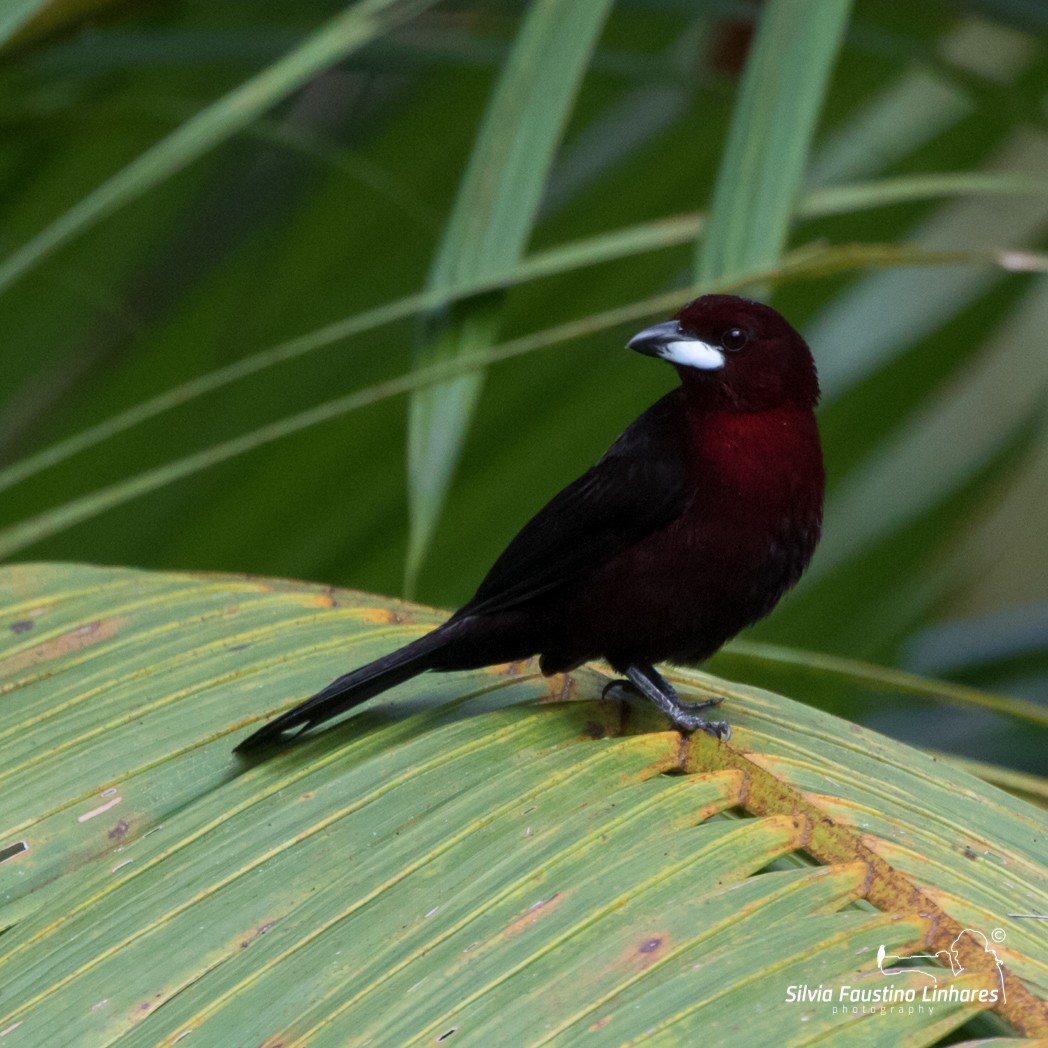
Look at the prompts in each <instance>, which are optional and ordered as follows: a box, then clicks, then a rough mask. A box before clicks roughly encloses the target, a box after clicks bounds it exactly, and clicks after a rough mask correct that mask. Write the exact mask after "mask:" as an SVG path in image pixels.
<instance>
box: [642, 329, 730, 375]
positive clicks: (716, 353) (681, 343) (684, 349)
mask: <svg viewBox="0 0 1048 1048" xmlns="http://www.w3.org/2000/svg"><path fill="white" fill-rule="evenodd" d="M626 348H627V349H632V350H635V351H636V352H637V353H643V354H644V355H645V356H647V357H661V358H662V359H663V360H668V361H669V362H670V363H671V364H680V365H681V366H683V367H691V368H700V369H701V370H703V371H715V370H716V369H717V368H722V367H724V353H723V351H722V350H721V348H720V347H719V346H711V345H710V344H709V343H708V342H703V341H702V339H699V338H693V337H692V336H691V335H686V334H684V332H683V331H681V329H680V324H678V323H677V321H676V320H667V321H665V322H664V323H662V324H654V325H652V326H651V327H650V328H645V329H644V330H643V331H640V332H638V333H637V334H636V335H634V336H633V338H631V339H630V340H629V342H627V343H626Z"/></svg>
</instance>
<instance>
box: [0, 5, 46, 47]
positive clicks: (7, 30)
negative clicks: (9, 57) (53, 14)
mask: <svg viewBox="0 0 1048 1048" xmlns="http://www.w3.org/2000/svg"><path fill="white" fill-rule="evenodd" d="M46 6H47V0H7V2H6V3H5V4H4V6H3V7H2V8H0V47H2V46H3V45H4V44H6V43H7V41H8V40H10V39H11V37H13V36H14V35H15V33H17V32H18V31H19V29H21V28H22V26H24V25H25V24H26V22H28V21H29V19H30V18H32V17H33V15H35V14H36V13H37V11H40V10H42V9H43V8H44V7H46Z"/></svg>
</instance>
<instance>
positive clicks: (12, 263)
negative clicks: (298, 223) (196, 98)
mask: <svg viewBox="0 0 1048 1048" xmlns="http://www.w3.org/2000/svg"><path fill="white" fill-rule="evenodd" d="M436 2H437V0H359V2H358V3H356V4H353V5H352V6H351V7H350V8H349V9H347V10H346V11H344V12H343V13H342V14H340V15H336V16H335V17H334V18H332V19H331V20H330V21H329V22H328V23H327V25H325V26H324V27H323V28H321V29H320V30H318V31H317V32H316V33H314V34H313V35H312V36H311V37H309V39H308V40H306V42H305V43H304V44H302V45H300V46H299V47H297V48H295V50H294V51H292V52H290V53H289V54H288V55H286V56H285V57H284V58H282V59H281V60H280V61H279V62H275V63H274V64H273V65H271V66H269V67H267V68H266V69H264V70H263V71H262V72H261V73H259V74H257V75H256V76H254V77H252V78H251V79H250V80H248V81H246V82H245V83H243V84H241V85H240V87H238V88H236V89H235V90H234V91H231V92H230V93H229V94H228V95H226V96H225V97H224V98H221V99H219V100H218V101H217V102H215V103H213V104H212V105H210V106H208V107H207V108H206V109H204V110H203V111H202V112H201V113H199V114H198V115H197V116H195V117H193V118H192V119H191V120H187V121H186V122H185V123H184V124H182V125H180V126H179V127H178V128H177V129H176V130H175V131H173V132H172V133H171V134H170V135H168V136H167V137H166V138H164V139H162V140H161V141H160V142H158V143H157V144H156V145H155V146H153V147H152V148H151V149H148V150H147V151H146V152H144V153H142V154H141V155H140V156H139V157H137V158H136V159H135V160H133V161H132V162H131V163H130V164H128V165H127V166H126V167H124V168H123V169H122V170H121V171H118V172H117V173H116V174H115V175H113V176H112V177H111V178H109V179H108V180H107V181H105V182H103V183H102V185H100V186H98V187H97V188H96V189H95V190H93V191H92V192H90V193H89V194H88V195H87V196H85V197H83V198H82V199H81V200H79V201H78V202H77V203H76V204H75V205H74V206H73V207H71V208H70V209H69V210H68V211H66V212H65V214H63V215H61V216H59V217H58V218H57V219H55V220H54V221H53V222H52V223H51V224H50V225H49V226H47V227H46V228H45V229H43V230H42V231H41V232H40V233H38V234H37V235H36V236H35V237H33V239H32V240H30V241H29V242H28V243H27V244H24V245H23V246H22V247H20V248H18V249H17V250H16V251H15V252H13V253H12V254H11V255H9V256H8V257H7V258H6V259H5V260H4V261H3V262H0V294H2V293H3V292H4V291H5V290H6V289H7V288H8V287H10V286H11V285H12V284H13V283H14V282H15V281H17V280H19V279H20V278H21V277H22V276H23V275H24V274H26V273H27V272H28V271H29V270H31V269H32V268H33V267H34V266H36V265H37V264H38V263H39V262H41V261H42V260H43V259H45V258H46V257H47V256H48V255H50V254H51V253H52V252H54V251H56V250H57V249H58V248H60V247H61V246H62V245H63V244H65V243H67V242H68V241H70V240H72V239H73V238H74V237H76V236H79V235H80V234H81V233H82V232H84V230H86V229H88V228H89V227H91V226H92V225H94V224H95V223H96V222H99V221H100V220H101V219H103V218H105V217H106V216H107V215H109V214H111V213H112V212H113V211H116V210H117V209H118V208H120V207H123V206H124V205H125V204H127V203H129V202H130V201H132V200H134V199H136V198H137V197H139V196H141V195H142V194H143V193H145V192H146V191H147V190H149V189H151V188H153V187H154V186H156V185H157V184H159V183H160V182H162V181H164V180H165V179H168V178H170V177H171V176H172V175H174V174H176V173H177V172H178V171H181V170H182V169H183V168H184V167H186V166H187V165H189V164H190V163H192V162H193V161H194V160H196V159H198V158H199V157H201V156H203V155H204V154H205V153H207V152H208V151H209V150H211V149H213V148H214V147H215V146H217V145H218V144H220V143H221V142H224V141H226V140H227V139H229V138H230V137H231V136H232V135H234V134H236V133H237V132H238V131H240V130H241V129H242V128H244V127H246V126H247V125H248V124H249V123H251V121H252V120H254V119H255V118H256V117H258V116H260V115H261V114H263V113H265V112H266V110H267V109H269V108H271V107H272V106H274V105H275V104H276V103H277V102H279V101H280V100H281V99H283V98H286V97H287V96H288V95H289V94H290V93H291V92H292V91H294V90H295V89H296V88H298V87H301V86H302V84H304V83H305V82H306V81H307V80H308V79H309V78H310V77H312V76H315V75H316V74H317V73H319V72H320V71H322V70H324V69H327V68H329V67H330V66H332V65H334V64H335V63H336V62H338V61H339V60H341V59H342V58H345V56H346V55H348V54H350V53H351V52H353V51H355V50H357V49H358V48H361V47H363V46H365V45H366V44H368V43H370V42H371V41H372V40H374V39H375V38H376V37H378V36H381V35H382V34H383V33H386V32H388V31H389V30H390V29H392V28H393V27H394V26H397V25H400V24H401V23H403V22H405V21H407V20H408V19H409V18H412V17H413V16H414V15H416V14H418V13H419V12H420V11H424V10H425V9H426V8H427V7H432V6H433V4H435V3H436Z"/></svg>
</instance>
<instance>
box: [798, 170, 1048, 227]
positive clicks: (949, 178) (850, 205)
mask: <svg viewBox="0 0 1048 1048" xmlns="http://www.w3.org/2000/svg"><path fill="white" fill-rule="evenodd" d="M1045 194H1048V179H1045V178H1041V177H1038V176H1037V175H1022V174H1015V173H1014V172H1011V171H947V172H944V173H942V174H928V175H907V176H905V177H903V178H882V179H878V180H877V181H874V182H856V183H854V184H849V185H841V186H826V187H824V188H822V189H813V190H812V191H811V192H809V193H808V194H806V196H805V197H804V199H803V201H802V202H801V205H800V207H799V209H798V214H800V215H804V216H805V217H808V218H814V217H816V216H821V215H842V214H847V213H849V212H852V211H862V210H865V209H867V208H871V207H887V206H889V205H891V204H905V203H908V202H911V201H917V200H933V199H936V198H949V197H960V196H983V195H985V196H998V195H1000V196H1025V195H1030V196H1044V195H1045Z"/></svg>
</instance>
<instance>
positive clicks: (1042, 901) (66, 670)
mask: <svg viewBox="0 0 1048 1048" xmlns="http://www.w3.org/2000/svg"><path fill="white" fill-rule="evenodd" d="M0 594H2V596H0V741H2V745H3V747H4V754H5V762H4V767H3V768H2V769H0V788H2V789H3V792H4V798H5V804H4V807H3V815H2V817H0V927H3V928H6V930H5V931H4V932H3V942H4V951H3V955H2V957H0V982H2V985H3V986H4V995H3V998H2V999H0V1031H2V1032H3V1035H4V1037H5V1038H10V1042H9V1043H11V1044H13V1045H16V1046H17V1045H20V1044H27V1045H28V1044H32V1045H36V1044H41V1043H68V1042H69V1041H70V1039H75V1040H78V1041H81V1042H83V1043H91V1044H103V1043H104V1044H112V1043H118V1044H121V1045H128V1046H131V1045H139V1044H143V1045H144V1044H150V1045H151V1044H156V1043H160V1042H164V1043H170V1042H174V1041H175V1040H177V1039H178V1038H180V1037H183V1036H192V1037H193V1038H194V1039H197V1038H199V1039H201V1041H202V1043H203V1042H206V1043H216V1044H225V1043H231V1042H237V1041H240V1040H244V1039H247V1040H249V1041H252V1042H265V1043H275V1042H277V1041H280V1042H283V1043H287V1042H289V1041H301V1042H308V1043H309V1044H311V1045H313V1044H316V1045H327V1044H331V1045H343V1044H347V1043H353V1042H356V1041H367V1040H373V1041H375V1042H376V1043H395V1044H405V1045H407V1044H415V1043H420V1044H421V1043H433V1041H434V1040H437V1039H439V1038H442V1037H443V1038H444V1039H445V1040H447V1039H448V1038H451V1037H454V1038H457V1039H458V1040H460V1041H462V1042H463V1043H477V1044H480V1043H488V1044H490V1043H500V1041H501V1040H504V1032H505V1030H506V1029H512V1030H513V1031H514V1043H518V1044H522V1045H523V1044H526V1045H538V1044H545V1043H549V1042H551V1041H552V1042H555V1043H556V1042H560V1041H564V1040H569V1039H576V1038H581V1037H585V1038H586V1039H587V1040H592V1041H593V1043H595V1044H601V1045H603V1044H609V1045H610V1044H614V1045H620V1044H624V1043H633V1041H634V1040H636V1039H644V1041H645V1043H694V1042H695V1041H696V1039H697V1038H699V1037H700V1036H702V1037H704V1038H705V1037H709V1036H710V1035H714V1036H715V1039H719V1038H722V1037H728V1036H730V1038H731V1040H732V1043H736V1044H740V1045H761V1044H767V1043H790V1044H798V1045H799V1044H809V1043H811V1044H814V1043H819V1042H822V1043H825V1041H826V1039H828V1038H831V1037H832V1038H835V1039H837V1040H841V1039H845V1040H847V1041H848V1043H859V1042H858V1041H856V1038H857V1037H860V1036H862V1035H865V1036H863V1038H862V1041H861V1043H871V1044H885V1045H894V1044H898V1043H900V1038H905V1039H906V1043H908V1044H912V1045H930V1044H933V1043H935V1042H936V1041H937V1040H938V1038H940V1037H941V1036H943V1035H944V1034H945V1033H947V1032H949V1031H950V1030H952V1029H954V1028H956V1027H957V1026H958V1025H960V1024H961V1023H963V1022H964V1021H965V1020H966V1019H968V1018H970V1017H971V1016H972V1015H974V1014H976V1013H977V1012H978V1011H979V1010H980V1008H982V1009H985V1007H986V1006H985V1004H984V1005H979V1004H971V1003H969V1004H964V1003H960V1002H958V1001H956V1000H955V1001H953V1002H950V1001H945V1002H942V1003H941V1005H937V1006H936V1010H935V1013H934V1015H933V1016H929V1015H928V1014H927V1013H925V1014H923V1015H921V1014H917V1013H910V1014H907V1013H906V1012H905V1011H904V1012H901V1013H899V1014H898V1015H893V1016H892V1020H891V1023H890V1024H889V1023H887V1022H883V1023H880V1024H878V1025H876V1026H875V1024H873V1023H871V1022H868V1021H866V1020H865V1019H864V1018H863V1017H862V1016H861V1015H855V1016H852V1015H846V1016H842V1015H841V1014H834V1013H833V1010H832V1005H830V1004H827V1003H824V1002H814V1003H813V1002H811V1001H807V1002H805V1003H803V1004H802V1003H793V1004H788V1003H786V996H787V990H788V987H790V986H799V985H804V984H806V985H808V986H810V987H812V988H815V987H819V986H825V987H827V988H829V989H830V991H831V993H832V994H833V995H834V996H836V995H837V994H838V993H839V992H840V987H841V986H843V985H848V986H884V985H886V984H885V982H884V977H883V976H882V975H881V974H880V973H879V972H878V971H877V962H876V958H877V952H878V947H884V950H885V952H886V954H888V955H894V956H899V955H903V954H906V953H909V952H914V951H916V952H919V953H933V952H934V951H935V950H937V949H940V948H946V947H948V946H949V945H950V944H951V943H952V942H953V941H954V940H955V939H957V941H958V943H959V947H958V948H959V951H960V955H961V957H962V961H963V963H964V965H965V966H966V968H967V971H966V972H965V973H964V974H962V975H961V976H959V977H957V978H955V977H954V976H952V975H951V974H950V973H949V971H948V969H942V968H939V969H938V972H937V978H938V980H939V981H940V983H941V984H942V985H947V984H948V985H952V986H954V987H955V989H957V988H962V987H965V988H973V987H979V988H986V989H990V988H993V987H996V986H998V985H999V984H998V983H997V981H996V980H997V979H998V978H999V976H998V973H997V970H996V968H995V967H993V966H992V965H990V963H989V960H988V956H989V955H987V954H986V952H985V950H984V949H983V947H982V945H980V941H979V940H978V939H977V937H972V935H971V934H970V933H969V934H968V935H965V934H964V933H963V929H964V928H972V929H975V930H976V932H982V933H983V934H985V935H987V936H989V935H990V934H991V932H992V931H993V930H994V929H1000V930H1001V932H1002V933H1003V941H1002V940H1001V936H999V935H994V948H995V949H996V950H997V951H998V954H999V956H1000V958H1001V960H1002V961H1003V963H1004V985H1005V987H1006V989H1007V1001H1006V1002H1004V1001H1001V1002H999V1003H998V1005H997V1007H996V1008H995V1011H996V1014H997V1015H999V1016H1000V1017H1001V1018H1003V1019H1005V1020H1006V1021H1007V1022H1008V1023H1010V1024H1011V1025H1012V1026H1013V1027H1014V1028H1015V1029H1017V1030H1020V1031H1023V1032H1026V1033H1028V1034H1031V1035H1034V1034H1038V1033H1041V1034H1043V1033H1044V1031H1045V1030H1046V1029H1048V1005H1046V998H1048V949H1046V946H1045V940H1044V937H1043V935H1041V934H1040V932H1041V929H1040V928H1039V927H1037V926H1036V922H1031V921H1024V920H1023V919H1021V918H1015V917H1010V916H1008V915H1009V914H1014V913H1034V912H1041V913H1043V912H1046V911H1048V876H1046V861H1048V852H1046V851H1045V845H1044V838H1043V834H1041V833H1039V831H1038V827H1039V826H1041V825H1043V816H1042V815H1041V814H1040V813H1039V812H1038V811H1037V810H1036V809H1033V808H1031V807H1030V806H1028V805H1026V804H1024V803H1022V802H1021V801H1018V800H1016V799H1014V798H1011V797H1009V796H1007V795H1006V794H1003V793H1000V792H999V791H997V790H996V789H994V788H993V787H991V786H988V785H987V784H985V783H982V782H980V781H979V780H977V779H975V778H973V777H971V776H970V775H968V774H966V773H965V772H963V771H960V770H958V769H957V768H955V767H954V766H953V765H952V764H951V762H950V761H948V760H942V759H938V760H936V759H933V758H930V757H928V756H926V755H925V754H922V753H920V752H919V751H916V750H912V749H910V748H908V747H905V746H902V745H900V744H898V743H894V742H892V741H890V740H888V739H885V738H883V737H881V736H878V735H876V734H874V733H872V732H868V731H864V730H862V729H860V728H858V727H856V726H854V725H849V724H847V723H846V722H842V721H839V720H837V719H835V718H832V717H829V716H827V715H825V714H822V713H819V712H817V711H815V710H812V709H810V708H808V707H805V706H803V705H799V704H797V703H794V702H791V701H790V700H788V699H785V698H782V697H780V696H778V695H774V694H772V693H770V692H764V691H760V690H759V689H756V688H750V687H746V686H744V685H738V684H732V683H729V682H726V681H723V680H719V679H717V678H714V677H710V676H708V675H705V674H697V673H687V674H684V675H681V676H680V677H679V678H678V680H679V682H680V684H681V687H682V688H683V689H684V692H685V695H686V696H696V695H697V694H714V695H722V696H724V697H725V698H726V700H727V702H726V705H725V712H726V714H727V715H728V716H729V718H730V719H731V721H732V724H733V726H734V735H733V738H732V740H731V741H730V743H728V744H724V743H720V742H718V741H716V740H713V739H711V738H709V737H707V736H705V735H700V736H698V737H695V738H692V739H691V740H684V739H682V738H681V736H680V735H679V734H677V733H676V732H673V731H667V730H664V729H665V722H664V721H663V720H662V719H661V718H660V716H659V715H658V714H657V712H656V711H654V709H653V708H651V707H649V706H643V707H639V708H637V709H634V710H631V711H630V714H629V720H628V722H629V723H630V724H631V725H632V728H631V731H634V732H635V731H638V730H639V731H641V732H646V733H643V734H623V733H622V725H623V723H624V719H625V711H624V709H623V708H622V707H620V706H619V705H618V704H616V703H613V702H609V701H600V700H599V698H598V696H599V695H600V692H601V688H602V685H603V683H604V681H605V680H606V678H605V677H604V676H603V675H602V674H601V673H600V672H597V671H596V670H592V669H586V670H582V671H580V672H578V673H577V674H575V675H573V676H572V677H555V678H551V679H549V680H546V679H544V678H542V677H541V676H540V675H538V674H537V672H536V670H535V668H534V666H532V665H530V664H522V665H515V666H511V667H493V668H492V669H490V670H487V671H480V672H473V673H457V674H433V675H425V676H423V677H421V678H417V679H416V680H415V681H412V682H409V683H408V684H407V685H405V686H402V687H401V688H400V689H398V690H397V691H396V692H393V693H391V694H390V695H388V696H383V697H382V698H381V699H380V700H378V701H376V702H374V703H371V704H369V705H368V706H367V707H365V708H364V709H362V710H360V711H358V712H357V713H356V715H354V716H352V717H351V718H349V720H348V721H347V722H346V723H344V724H343V725H342V726H340V727H335V728H334V729H333V730H330V731H327V732H323V733H320V734H318V735H317V736H316V737H314V738H312V739H308V740H305V741H303V742H301V743H300V744H298V745H294V746H289V747H287V748H286V749H284V750H283V751H281V752H280V753H278V754H276V755H274V756H273V757H272V758H271V759H269V760H265V761H262V762H260V763H254V764H244V763H242V762H239V761H238V760H237V759H236V758H235V757H234V756H233V754H232V752H231V748H232V745H233V744H234V743H235V741H236V740H237V739H238V738H240V737H241V735H242V733H243V732H244V731H246V730H248V729H249V728H250V727H251V726H252V725H254V724H257V723H258V721H259V720H260V719H261V718H263V717H266V716H268V715H270V714H271V713H272V712H275V711H276V710H278V709H283V708H286V707H288V706H290V705H291V704H292V703H294V702H296V701H298V699H300V698H301V697H302V696H303V695H304V694H307V693H308V692H309V691H311V690H313V689H314V688H316V687H317V686H318V685H321V684H323V683H325V682H326V681H327V680H328V679H329V678H330V677H331V676H332V675H334V674H335V673H338V672H340V671H342V670H344V669H345V668H346V667H347V665H349V664H353V663H355V662H360V661H363V660H366V659H368V658H373V657H375V656H377V655H378V654H380V653H382V652H384V651H387V650H389V649H390V648H392V647H394V646H395V645H397V644H398V643H402V642H403V641H405V640H407V639H409V638H410V637H413V636H418V635H419V633H420V632H422V631H424V630H426V629H428V628H430V627H432V625H434V624H435V623H436V622H437V621H439V618H440V616H439V615H437V614H436V613H434V612H432V611H430V610H428V609H423V608H419V607H417V606H413V605H410V604H405V603H403V602H399V601H388V600H383V599H379V598H374V597H368V596H365V595H363V594H360V593H354V592H352V591H345V590H337V589H332V588H329V587H320V586H312V585H306V584H301V583H294V582H287V581H278V580H267V579H251V578H244V577H237V576H201V575H180V574H148V573H143V572H137V571H131V570H126V569H99V568H90V567H78V566H62V565H22V566H14V567H6V568H2V569H0ZM740 814H741V815H745V816H746V817H744V818H739V815H740ZM784 859H794V860H796V859H800V860H802V861H800V862H794V863H793V864H792V865H791V867H790V868H788V869H776V868H775V863H776V861H777V860H784ZM813 863H814V865H813ZM878 911H881V912H878ZM958 936H960V938H959V939H958ZM924 968H925V970H927V963H926V962H925V963H924ZM929 978H930V976H929V975H928V974H923V975H922V974H920V973H909V974H899V975H893V976H892V977H891V981H892V983H893V984H894V985H895V986H897V987H901V988H904V989H908V988H915V990H916V993H917V994H919V993H920V987H921V985H922V983H923V984H927V982H928V979H929ZM405 1002H410V1007H405ZM740 1014H745V1015H746V1016H747V1020H746V1024H745V1028H744V1029H741V1028H740V1027H739V1015H740ZM451 1031H454V1033H452V1032H451ZM500 1031H501V1033H500ZM878 1031H883V1032H878ZM867 1038H868V1040H867Z"/></svg>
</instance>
